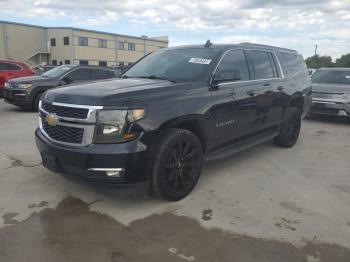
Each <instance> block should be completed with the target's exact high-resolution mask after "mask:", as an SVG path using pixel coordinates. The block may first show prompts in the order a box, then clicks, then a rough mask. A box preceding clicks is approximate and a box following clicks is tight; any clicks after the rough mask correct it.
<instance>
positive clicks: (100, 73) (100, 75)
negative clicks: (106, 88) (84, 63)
mask: <svg viewBox="0 0 350 262" xmlns="http://www.w3.org/2000/svg"><path fill="white" fill-rule="evenodd" d="M110 77H112V73H111V72H110V71H109V70H103V69H93V70H92V79H106V78H110Z"/></svg>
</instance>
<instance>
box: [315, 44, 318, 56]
mask: <svg viewBox="0 0 350 262" xmlns="http://www.w3.org/2000/svg"><path fill="white" fill-rule="evenodd" d="M317 48H318V45H317V44H316V45H315V56H317Z"/></svg>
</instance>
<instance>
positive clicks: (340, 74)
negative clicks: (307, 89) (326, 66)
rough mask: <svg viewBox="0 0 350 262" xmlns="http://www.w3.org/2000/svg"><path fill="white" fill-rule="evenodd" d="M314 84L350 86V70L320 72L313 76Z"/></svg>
mask: <svg viewBox="0 0 350 262" xmlns="http://www.w3.org/2000/svg"><path fill="white" fill-rule="evenodd" d="M312 82H313V83H324V84H343V85H350V70H349V71H346V70H339V71H337V70H318V71H316V73H315V74H314V75H313V77H312Z"/></svg>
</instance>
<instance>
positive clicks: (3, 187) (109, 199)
mask: <svg viewBox="0 0 350 262" xmlns="http://www.w3.org/2000/svg"><path fill="white" fill-rule="evenodd" d="M37 122H38V121H37V114H36V113H29V112H23V111H21V110H18V109H16V108H15V107H13V106H10V105H7V104H5V103H4V102H3V101H1V100H0V261H4V262H5V261H6V262H7V261H16V262H17V261H25V262H29V261H30V262H31V261H35V262H41V261H50V262H51V261H75V262H76V261H84V262H85V261H112V262H113V261H185V262H186V261H244V262H246V261H259V262H260V261H266V262H274V261H284V262H285V261H293V262H294V261H307V262H319V261H331V262H337V261H344V262H345V261H347V262H348V261H350V177H349V170H350V125H349V124H347V123H345V122H343V121H336V120H331V119H324V118H315V117H313V118H308V119H306V120H304V122H303V130H302V134H301V137H300V140H299V142H298V144H297V146H296V147H294V148H292V149H283V148H279V147H276V146H274V145H273V144H272V143H270V142H269V143H265V144H262V145H259V146H256V147H254V148H251V149H249V150H247V151H244V152H241V153H239V154H236V155H234V156H231V157H228V158H226V159H222V160H218V161H215V162H209V163H206V164H205V167H204V170H203V173H202V176H201V179H200V181H199V184H198V185H197V187H196V189H195V190H194V192H193V193H192V194H191V195H190V196H189V197H187V198H186V199H185V200H183V201H181V202H177V203H168V202H164V201H160V200H158V199H154V198H149V197H148V196H147V186H146V185H142V184H140V185H137V186H133V187H131V188H130V187H127V188H126V187H115V186H97V185H90V184H86V183H84V182H81V181H80V182H79V181H71V180H69V179H66V178H64V177H62V176H60V175H57V174H54V173H51V172H50V171H47V170H46V169H44V168H43V167H42V165H41V163H40V158H39V154H38V152H37V150H36V148H35V145H34V137H33V132H34V130H35V128H36V126H37Z"/></svg>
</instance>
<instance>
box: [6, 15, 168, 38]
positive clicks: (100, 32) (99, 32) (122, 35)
mask: <svg viewBox="0 0 350 262" xmlns="http://www.w3.org/2000/svg"><path fill="white" fill-rule="evenodd" d="M0 23H4V24H13V25H22V26H28V27H36V28H41V29H46V30H47V29H65V30H77V31H83V32H84V31H85V32H91V33H98V34H108V35H112V36H117V37H118V36H121V37H129V38H135V39H141V40H150V41H155V42H160V43H169V41H165V40H159V39H155V38H153V37H138V36H131V35H124V34H116V33H110V32H104V31H98V30H91V29H83V28H77V27H64V26H58V27H46V26H40V25H31V24H25V23H18V22H11V21H5V20H0Z"/></svg>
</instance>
